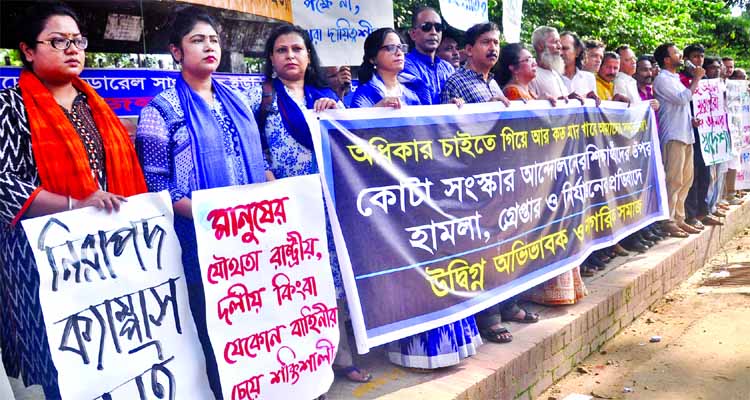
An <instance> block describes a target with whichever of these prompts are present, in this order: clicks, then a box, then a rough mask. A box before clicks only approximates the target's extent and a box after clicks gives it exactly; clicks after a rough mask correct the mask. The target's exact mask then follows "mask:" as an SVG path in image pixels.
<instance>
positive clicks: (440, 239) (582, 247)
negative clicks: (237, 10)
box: [310, 102, 668, 353]
mask: <svg viewBox="0 0 750 400" xmlns="http://www.w3.org/2000/svg"><path fill="white" fill-rule="evenodd" d="M310 123H311V124H312V126H313V127H314V128H313V130H316V129H319V130H320V136H319V138H320V139H319V140H318V143H317V146H316V148H317V157H318V160H319V163H320V164H321V171H322V173H323V174H324V176H325V178H324V183H325V186H326V189H327V190H326V196H327V200H328V202H327V203H328V207H329V214H330V215H332V224H333V226H334V231H335V232H336V235H335V236H336V237H335V240H336V249H337V252H338V255H339V260H340V262H341V268H342V276H343V277H344V283H345V287H346V292H347V300H348V302H349V308H350V313H351V315H352V321H353V324H354V331H355V336H356V339H357V348H358V351H359V352H360V353H364V352H367V351H369V349H370V348H372V347H375V346H378V345H381V344H384V343H387V342H390V341H393V340H397V339H399V338H403V337H406V336H409V335H412V334H416V333H419V332H423V331H426V330H428V329H432V328H435V327H438V326H441V325H444V324H447V323H450V322H453V321H456V320H458V319H460V318H465V317H468V316H471V315H473V314H475V313H477V312H479V311H481V310H483V309H486V308H488V307H490V306H492V305H494V304H497V303H498V302H500V301H502V300H505V299H507V298H509V297H511V296H514V295H516V294H518V293H520V292H522V291H525V290H528V289H530V288H532V287H534V286H536V285H538V284H540V283H542V282H544V281H546V280H548V279H550V278H552V277H554V276H557V275H559V274H560V273H562V272H564V271H567V270H569V269H571V268H574V267H575V266H577V265H579V264H580V262H581V261H582V260H583V259H584V258H585V257H587V256H588V255H589V254H590V253H591V252H592V251H594V250H596V249H600V248H603V247H606V246H610V245H613V244H615V243H616V242H617V241H619V240H621V239H622V238H624V237H626V236H627V235H630V234H632V233H633V232H635V231H636V230H638V229H641V228H643V227H645V226H647V225H649V224H651V223H653V222H655V221H658V220H662V219H665V218H667V216H668V209H667V203H666V196H665V185H664V173H663V168H662V167H661V153H660V150H659V142H658V138H657V134H656V129H655V122H654V114H653V112H652V111H651V110H650V109H649V108H648V104H647V103H644V104H642V105H634V106H632V107H629V108H628V107H626V106H625V105H622V104H619V103H612V102H604V103H603V104H602V106H601V108H597V107H593V102H591V104H587V105H586V106H585V107H581V106H580V105H578V106H575V105H572V104H571V105H560V106H558V107H556V108H552V107H550V106H549V103H547V102H532V103H530V104H529V105H523V104H520V103H519V104H515V102H514V103H513V104H512V105H511V107H510V108H509V109H504V106H503V105H502V104H497V103H493V104H476V105H466V106H464V107H463V108H462V109H459V110H456V108H455V107H454V106H438V107H435V106H431V107H407V108H404V109H402V110H389V111H382V109H364V110H346V112H340V111H333V112H329V113H325V114H323V115H322V116H321V118H320V121H319V122H317V120H315V119H311V120H310ZM313 137H314V138H316V139H317V135H316V134H314V135H313Z"/></svg>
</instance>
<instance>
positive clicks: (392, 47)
mask: <svg viewBox="0 0 750 400" xmlns="http://www.w3.org/2000/svg"><path fill="white" fill-rule="evenodd" d="M380 50H385V51H387V52H389V53H391V54H396V50H401V52H402V53H406V52H407V51H409V45H408V44H386V45H385V46H380Z"/></svg>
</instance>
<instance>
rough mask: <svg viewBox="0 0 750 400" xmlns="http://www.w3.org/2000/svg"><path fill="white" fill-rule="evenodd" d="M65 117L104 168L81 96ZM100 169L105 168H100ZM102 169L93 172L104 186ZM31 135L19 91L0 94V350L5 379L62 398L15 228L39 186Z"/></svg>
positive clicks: (24, 243) (30, 266) (25, 248)
mask: <svg viewBox="0 0 750 400" xmlns="http://www.w3.org/2000/svg"><path fill="white" fill-rule="evenodd" d="M65 115H66V116H67V117H68V119H69V120H70V121H71V123H72V124H73V126H74V128H75V129H76V131H77V132H78V133H79V135H81V139H82V140H83V141H84V145H85V147H86V148H87V153H88V154H89V162H90V165H94V166H96V165H104V152H103V148H102V146H101V136H100V134H99V132H98V131H97V129H96V125H95V124H94V122H93V118H92V116H91V110H90V109H89V108H88V105H87V104H86V98H85V96H84V95H82V94H79V96H78V97H77V98H76V99H75V101H74V102H73V107H72V108H71V110H70V112H68V111H65ZM102 169H103V168H102ZM102 169H100V168H96V169H95V170H94V171H93V172H92V173H93V174H94V175H95V177H96V178H97V180H98V182H99V184H100V186H101V187H102V188H106V175H105V174H104V171H103V170H102ZM40 184H41V182H40V179H39V174H38V171H37V165H36V162H35V159H34V154H33V152H32V148H31V131H30V129H29V122H28V115H27V114H26V109H25V107H24V105H23V98H22V97H21V91H20V89H19V88H18V87H14V88H9V89H5V90H2V91H0V349H1V350H2V358H3V364H4V366H5V370H6V373H7V374H8V376H11V377H14V378H18V377H20V378H21V379H22V380H23V382H24V384H26V385H41V386H42V387H43V388H44V392H45V395H46V398H47V399H57V398H60V394H59V389H58V385H57V370H56V369H55V367H54V364H53V363H52V357H51V354H50V350H49V349H50V347H49V343H48V341H47V334H46V330H45V325H44V318H43V316H42V309H41V306H40V303H39V273H38V271H37V267H36V263H35V262H34V256H33V253H32V250H31V247H30V246H29V242H28V240H27V238H26V234H25V232H24V230H23V228H22V227H21V225H20V223H18V224H16V225H13V222H14V220H15V219H16V217H17V215H19V213H20V212H21V210H22V209H23V207H24V205H25V204H26V203H27V201H28V199H29V198H30V197H31V196H32V195H33V194H34V191H36V190H37V188H38V187H39V186H40Z"/></svg>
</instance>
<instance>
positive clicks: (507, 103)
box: [490, 94, 510, 107]
mask: <svg viewBox="0 0 750 400" xmlns="http://www.w3.org/2000/svg"><path fill="white" fill-rule="evenodd" d="M490 101H502V102H503V104H505V107H510V100H508V98H507V97H505V96H504V95H502V94H499V95H497V96H492V98H491V99H490Z"/></svg>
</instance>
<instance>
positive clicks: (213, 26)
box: [136, 6, 273, 397]
mask: <svg viewBox="0 0 750 400" xmlns="http://www.w3.org/2000/svg"><path fill="white" fill-rule="evenodd" d="M218 29H219V26H218V24H217V23H216V21H215V20H214V19H213V18H212V17H211V16H210V15H208V14H206V13H205V12H204V11H202V10H201V9H199V8H196V7H192V6H188V7H186V8H184V9H181V10H180V11H178V12H177V13H176V14H175V15H174V21H173V22H172V24H171V33H170V35H169V50H170V53H171V54H172V57H173V58H174V60H175V61H176V62H177V63H178V64H179V65H180V67H181V72H180V75H179V76H178V77H177V81H176V82H175V86H174V87H173V88H170V89H167V90H165V91H163V92H161V93H160V94H158V95H156V96H155V97H154V98H153V99H152V100H151V102H150V103H149V104H148V106H146V107H145V108H144V109H143V110H142V111H141V116H140V119H139V121H138V129H137V131H136V149H137V151H138V155H139V157H140V159H141V163H142V165H143V170H144V172H145V176H146V183H147V184H148V188H149V190H150V191H152V192H158V191H162V190H168V191H169V193H170V194H171V196H172V202H173V203H172V204H173V208H174V211H175V219H174V226H175V231H176V232H177V236H178V238H179V240H180V245H181V247H182V263H183V266H184V269H185V280H186V282H187V287H188V293H189V295H190V308H191V310H192V313H193V316H194V318H195V322H196V326H197V328H198V337H199V339H200V341H201V345H202V346H203V352H204V355H205V357H206V367H207V369H208V377H209V384H210V385H211V389H212V390H213V391H214V393H215V394H216V396H217V397H220V396H221V390H220V385H219V378H218V370H217V366H216V361H215V358H214V355H213V354H214V353H213V349H212V348H211V345H210V342H209V339H208V331H207V328H206V316H205V309H206V306H205V295H204V292H203V285H202V279H201V273H200V265H199V261H198V249H197V243H196V238H195V228H194V224H193V216H192V200H191V197H192V192H193V191H196V190H202V189H211V188H218V187H226V186H235V185H247V184H251V183H261V182H265V181H266V180H270V179H273V175H271V173H270V172H269V171H268V164H267V163H266V161H265V158H264V157H263V150H262V146H261V138H260V134H259V132H258V126H257V124H256V122H255V118H254V116H253V111H252V107H251V105H250V102H249V99H248V98H247V97H246V96H244V95H243V94H242V93H240V92H237V91H235V90H233V89H231V88H230V87H227V86H225V85H224V84H222V83H220V82H218V81H217V80H216V79H214V78H213V73H214V72H216V69H217V68H218V67H219V63H220V62H221V46H220V42H219V33H218V32H217V31H218Z"/></svg>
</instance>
